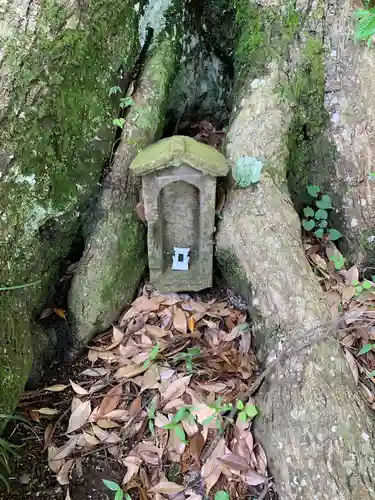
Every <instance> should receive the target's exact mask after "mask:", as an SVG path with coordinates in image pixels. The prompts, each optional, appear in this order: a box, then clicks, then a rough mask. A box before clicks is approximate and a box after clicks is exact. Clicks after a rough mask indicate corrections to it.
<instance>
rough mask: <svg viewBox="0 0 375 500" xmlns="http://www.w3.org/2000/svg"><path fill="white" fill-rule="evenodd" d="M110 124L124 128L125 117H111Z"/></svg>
mask: <svg viewBox="0 0 375 500" xmlns="http://www.w3.org/2000/svg"><path fill="white" fill-rule="evenodd" d="M112 125H115V127H120V128H124V125H125V119H124V118H113V120H112Z"/></svg>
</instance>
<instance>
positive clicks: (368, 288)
mask: <svg viewBox="0 0 375 500" xmlns="http://www.w3.org/2000/svg"><path fill="white" fill-rule="evenodd" d="M362 287H363V289H364V290H370V288H372V285H371V282H370V281H368V280H365V281H364V282H363V283H362Z"/></svg>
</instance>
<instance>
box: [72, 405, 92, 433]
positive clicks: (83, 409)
mask: <svg viewBox="0 0 375 500" xmlns="http://www.w3.org/2000/svg"><path fill="white" fill-rule="evenodd" d="M90 414H91V402H90V401H85V402H83V403H81V404H80V405H79V406H77V408H76V409H75V410H74V411H73V413H72V414H71V415H70V418H69V425H68V430H67V431H66V433H67V434H70V433H71V432H74V431H77V430H78V429H80V428H81V427H83V426H84V425H85V424H86V422H87V421H88V419H89V417H90Z"/></svg>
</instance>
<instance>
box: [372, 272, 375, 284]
mask: <svg viewBox="0 0 375 500" xmlns="http://www.w3.org/2000/svg"><path fill="white" fill-rule="evenodd" d="M371 279H372V281H373V282H374V283H375V274H373V275H372V276H371Z"/></svg>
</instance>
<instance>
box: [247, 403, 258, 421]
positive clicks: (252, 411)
mask: <svg viewBox="0 0 375 500" xmlns="http://www.w3.org/2000/svg"><path fill="white" fill-rule="evenodd" d="M245 412H246V415H247V416H248V417H249V418H250V419H253V418H254V417H256V416H257V415H258V410H257V407H256V406H255V405H251V404H247V405H246V406H245Z"/></svg>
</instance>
